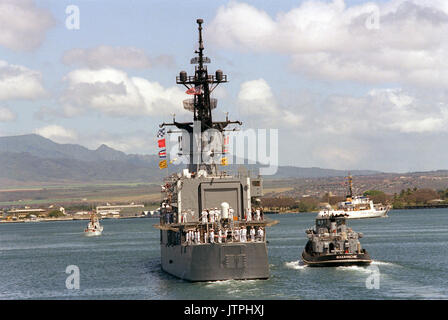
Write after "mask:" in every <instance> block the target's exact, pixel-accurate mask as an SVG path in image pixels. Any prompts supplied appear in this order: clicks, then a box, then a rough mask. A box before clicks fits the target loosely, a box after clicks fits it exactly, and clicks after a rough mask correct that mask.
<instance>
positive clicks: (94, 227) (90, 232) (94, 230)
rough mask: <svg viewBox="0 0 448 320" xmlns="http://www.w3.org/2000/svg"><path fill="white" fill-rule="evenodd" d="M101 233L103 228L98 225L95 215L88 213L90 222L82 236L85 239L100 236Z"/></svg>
mask: <svg viewBox="0 0 448 320" xmlns="http://www.w3.org/2000/svg"><path fill="white" fill-rule="evenodd" d="M102 232H103V226H102V225H100V221H99V220H98V218H97V217H96V215H95V214H94V213H93V212H91V213H90V221H89V224H88V225H87V228H86V229H85V230H84V235H85V236H87V237H93V236H100V235H101V234H102Z"/></svg>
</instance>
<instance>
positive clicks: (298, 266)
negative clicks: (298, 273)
mask: <svg viewBox="0 0 448 320" xmlns="http://www.w3.org/2000/svg"><path fill="white" fill-rule="evenodd" d="M285 266H286V267H287V268H289V269H294V270H302V269H305V268H307V265H306V264H304V263H303V261H302V260H297V261H291V262H285Z"/></svg>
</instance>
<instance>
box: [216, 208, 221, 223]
mask: <svg viewBox="0 0 448 320" xmlns="http://www.w3.org/2000/svg"><path fill="white" fill-rule="evenodd" d="M215 218H216V221H221V210H219V209H218V208H215Z"/></svg>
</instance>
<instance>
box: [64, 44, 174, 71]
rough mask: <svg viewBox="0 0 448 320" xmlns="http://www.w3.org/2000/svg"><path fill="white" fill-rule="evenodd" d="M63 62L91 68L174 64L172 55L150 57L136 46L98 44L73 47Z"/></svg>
mask: <svg viewBox="0 0 448 320" xmlns="http://www.w3.org/2000/svg"><path fill="white" fill-rule="evenodd" d="M62 62H63V63H65V64H68V65H73V64H80V65H82V66H87V67H89V68H96V69H99V68H105V67H113V68H124V69H126V68H136V69H144V68H149V67H151V66H153V65H156V64H158V65H160V64H163V65H172V64H173V63H174V62H173V58H172V57H170V56H166V55H165V56H158V57H156V58H150V57H149V56H148V55H147V54H146V53H145V52H144V51H143V50H142V49H139V48H135V47H111V46H105V45H101V46H97V47H94V48H88V49H79V48H76V49H71V50H68V51H66V52H65V53H64V55H63V57H62Z"/></svg>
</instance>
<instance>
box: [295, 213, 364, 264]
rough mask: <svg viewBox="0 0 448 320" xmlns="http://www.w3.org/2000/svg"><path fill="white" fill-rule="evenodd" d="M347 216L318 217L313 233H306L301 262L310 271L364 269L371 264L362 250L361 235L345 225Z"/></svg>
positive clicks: (321, 215) (325, 215)
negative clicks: (339, 267)
mask: <svg viewBox="0 0 448 320" xmlns="http://www.w3.org/2000/svg"><path fill="white" fill-rule="evenodd" d="M346 218H347V215H346V214H337V215H334V214H331V213H329V214H320V213H319V214H318V216H317V218H316V226H315V228H314V229H308V230H306V233H307V236H308V239H309V240H308V242H307V244H306V245H305V249H304V250H303V252H302V260H303V262H304V263H305V264H307V265H308V266H310V267H337V266H353V265H358V266H366V265H369V264H370V263H371V262H372V259H371V258H370V255H369V253H368V252H367V251H366V250H365V249H363V248H362V247H361V243H360V242H359V238H362V237H363V234H362V233H357V232H354V231H353V230H352V229H351V228H349V227H347V225H346Z"/></svg>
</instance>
